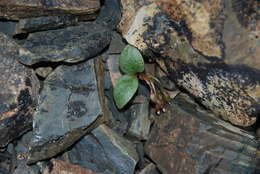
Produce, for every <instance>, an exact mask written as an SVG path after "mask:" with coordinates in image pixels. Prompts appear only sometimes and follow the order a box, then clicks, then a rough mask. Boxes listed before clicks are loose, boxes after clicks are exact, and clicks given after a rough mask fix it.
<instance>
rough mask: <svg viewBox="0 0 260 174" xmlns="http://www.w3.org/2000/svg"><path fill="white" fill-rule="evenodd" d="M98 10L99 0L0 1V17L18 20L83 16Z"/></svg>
mask: <svg viewBox="0 0 260 174" xmlns="http://www.w3.org/2000/svg"><path fill="white" fill-rule="evenodd" d="M99 8H100V1H99V0H75V1H64V0H43V1H42V0H24V1H16V0H8V1H7V0H1V1H0V17H2V18H7V19H20V18H27V17H39V16H54V15H64V14H69V15H83V14H92V13H95V12H96V11H97V10H99Z"/></svg>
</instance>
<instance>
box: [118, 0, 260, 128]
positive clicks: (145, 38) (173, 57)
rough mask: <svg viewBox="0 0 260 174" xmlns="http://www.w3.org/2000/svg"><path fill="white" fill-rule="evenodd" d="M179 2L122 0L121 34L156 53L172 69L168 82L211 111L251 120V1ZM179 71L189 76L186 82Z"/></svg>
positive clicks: (259, 98)
mask: <svg viewBox="0 0 260 174" xmlns="http://www.w3.org/2000/svg"><path fill="white" fill-rule="evenodd" d="M141 2H143V3H141ZM144 2H146V3H144ZM180 2H181V1H178V0H174V1H164V0H159V1H153V0H146V1H145V0H144V1H134V2H132V3H128V4H127V3H126V2H125V1H124V2H123V1H122V4H124V3H125V6H127V5H128V6H130V7H131V8H130V7H129V9H130V10H129V9H127V8H123V18H122V20H121V23H120V24H121V25H120V29H121V32H122V34H123V37H125V39H126V40H127V41H128V42H129V43H130V44H132V45H134V46H136V47H137V48H139V49H140V50H141V51H143V53H144V54H145V55H147V56H149V55H150V54H151V53H152V55H156V57H155V56H154V57H155V58H156V60H157V62H158V63H159V64H160V65H161V67H162V68H163V69H164V70H165V71H166V72H167V71H171V73H172V74H171V77H172V80H174V81H175V82H176V83H177V84H178V86H179V87H181V88H184V89H185V90H186V91H188V92H189V93H190V94H191V95H192V96H193V97H194V98H196V99H197V101H199V102H200V103H201V104H203V105H204V106H205V107H206V108H208V109H210V110H212V111H213V112H214V113H215V114H216V115H220V116H221V117H222V118H224V119H225V120H230V121H231V122H232V123H233V124H235V125H240V126H249V125H252V124H254V123H255V121H256V117H257V115H259V104H260V85H259V81H260V78H259V75H258V74H259V68H260V66H259V65H258V62H259V59H258V57H259V56H258V55H259V53H258V52H259V49H257V45H259V39H257V37H258V35H259V32H258V30H257V26H258V25H259V24H258V23H259V22H258V20H257V17H256V16H255V14H256V7H255V6H256V5H255V3H253V2H251V1H246V2H245V1H241V3H242V4H244V6H245V7H244V8H243V7H241V4H240V3H239V2H240V1H239V2H238V1H230V0H228V1H220V0H213V1H207V0H205V1H189V2H190V3H187V2H188V1H182V2H183V3H180ZM251 5H252V6H251ZM123 7H124V5H123ZM241 10H242V11H244V12H245V14H242V13H241ZM166 14H167V15H166ZM202 14H203V15H202ZM224 14H225V15H226V18H223V15H224ZM247 15H249V16H248V17H247ZM239 19H241V20H239ZM242 19H243V20H242ZM239 21H240V22H239ZM200 27H201V28H200ZM258 28H259V27H258ZM233 30H234V31H235V33H234V34H233V33H232V32H233ZM203 32H205V33H203ZM221 35H222V36H224V37H223V38H221ZM225 36H226V37H225ZM191 37H192V38H191ZM249 38H251V40H250V39H249ZM241 39H242V40H241ZM222 43H225V44H226V46H227V47H226V48H224V47H222V46H223V44H222ZM240 47H241V48H240ZM204 48H205V49H206V50H204ZM228 48H229V49H228ZM208 51H209V52H208ZM240 51H241V54H240ZM154 53H155V54H154ZM224 53H225V54H226V56H224ZM257 56H258V57H257ZM213 57H215V58H218V59H215V58H213ZM163 61H164V63H163ZM163 64H164V65H163ZM165 65H168V66H171V65H174V66H176V67H177V68H174V67H170V68H169V67H168V69H165ZM185 66H186V67H185ZM180 67H182V68H183V70H184V69H185V70H184V71H185V72H184V71H182V70H180V69H182V68H180ZM191 67H193V68H191ZM195 69H196V70H195ZM194 70H195V71H194ZM213 71H214V72H213ZM183 72H184V74H186V75H187V74H189V75H187V76H186V80H184V79H183V77H184V76H183V75H184V74H182V73H183ZM176 74H179V75H180V76H182V77H180V76H178V77H180V79H176V78H178V77H177V76H176ZM211 75H212V76H214V77H213V78H211ZM188 76H189V77H188ZM191 76H192V77H191ZM194 78H196V79H198V80H194ZM179 80H180V81H182V82H180V81H179ZM184 81H185V82H184ZM198 81H200V82H199V84H200V85H199V84H198V83H197V82H198ZM213 81H214V82H213ZM224 88H227V89H228V90H230V92H228V91H227V90H222V89H224ZM198 91H200V92H198Z"/></svg>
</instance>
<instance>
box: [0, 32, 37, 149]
mask: <svg viewBox="0 0 260 174" xmlns="http://www.w3.org/2000/svg"><path fill="white" fill-rule="evenodd" d="M19 49H22V48H20V46H19V45H17V44H16V43H15V42H14V41H13V40H12V39H11V38H9V37H7V36H6V35H4V34H3V33H0V60H1V63H0V73H1V78H0V140H1V141H0V148H2V147H4V146H6V145H7V144H8V143H9V142H10V141H12V140H14V139H15V138H18V137H19V136H20V135H22V134H23V133H25V132H26V131H28V130H30V129H31V128H32V114H33V110H34V107H35V105H36V103H37V94H38V90H39V82H38V79H37V77H36V75H35V74H34V72H33V70H31V69H28V68H26V67H25V66H24V65H22V64H20V63H19V62H18V58H19V54H18V52H19Z"/></svg>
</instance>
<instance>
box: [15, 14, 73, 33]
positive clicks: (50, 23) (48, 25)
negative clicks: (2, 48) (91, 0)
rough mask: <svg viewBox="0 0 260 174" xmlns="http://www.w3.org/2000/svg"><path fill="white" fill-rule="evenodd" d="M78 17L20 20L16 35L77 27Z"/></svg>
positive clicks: (45, 17) (44, 17) (43, 17)
mask: <svg viewBox="0 0 260 174" xmlns="http://www.w3.org/2000/svg"><path fill="white" fill-rule="evenodd" d="M77 22H78V18H77V17H76V16H42V17H37V18H25V19H20V20H19V23H18V24H17V26H16V29H15V32H14V34H21V33H32V32H36V31H46V30H54V29H58V28H65V27H68V26H72V25H76V24H77Z"/></svg>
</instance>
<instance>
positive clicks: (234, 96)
mask: <svg viewBox="0 0 260 174" xmlns="http://www.w3.org/2000/svg"><path fill="white" fill-rule="evenodd" d="M167 66H168V67H169V68H168V70H169V72H170V78H171V79H172V80H173V81H175V82H176V84H178V85H179V86H181V87H182V88H184V89H185V90H187V91H188V92H189V93H190V94H191V95H192V96H194V97H195V98H196V99H197V101H199V102H200V103H202V104H203V105H204V106H205V107H207V108H208V109H210V110H211V111H212V112H213V113H215V114H216V115H218V116H220V117H222V118H223V119H224V120H228V121H230V122H231V123H233V124H235V125H238V126H251V125H252V124H254V123H255V122H256V119H257V117H258V116H259V114H260V100H259V99H260V95H259V94H258V93H259V89H260V88H259V87H260V71H257V70H253V69H250V68H247V67H243V66H238V65H237V66H231V65H226V64H200V65H199V66H198V67H196V66H194V65H190V64H182V63H181V62H178V63H175V62H171V63H170V62H169V63H168V64H167Z"/></svg>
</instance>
